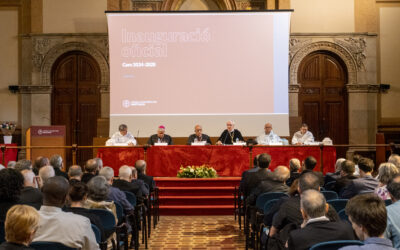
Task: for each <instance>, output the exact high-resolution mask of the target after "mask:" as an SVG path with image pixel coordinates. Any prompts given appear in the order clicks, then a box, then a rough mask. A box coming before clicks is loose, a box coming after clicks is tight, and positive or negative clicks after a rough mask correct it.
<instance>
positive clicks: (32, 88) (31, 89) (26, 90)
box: [19, 85, 53, 94]
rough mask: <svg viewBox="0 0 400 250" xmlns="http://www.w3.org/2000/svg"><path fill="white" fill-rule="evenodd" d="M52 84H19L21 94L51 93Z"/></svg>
mask: <svg viewBox="0 0 400 250" xmlns="http://www.w3.org/2000/svg"><path fill="white" fill-rule="evenodd" d="M52 90H53V86H52V85H19V92H20V93H21V94H51V92H52Z"/></svg>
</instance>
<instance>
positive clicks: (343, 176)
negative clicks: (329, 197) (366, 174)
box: [332, 160, 357, 195]
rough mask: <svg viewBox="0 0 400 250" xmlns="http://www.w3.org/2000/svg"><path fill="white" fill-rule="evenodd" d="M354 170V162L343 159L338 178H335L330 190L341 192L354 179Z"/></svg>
mask: <svg viewBox="0 0 400 250" xmlns="http://www.w3.org/2000/svg"><path fill="white" fill-rule="evenodd" d="M355 170H356V167H355V164H354V162H352V161H349V160H345V161H344V162H343V163H342V170H341V171H340V178H339V179H337V181H336V183H335V185H334V186H333V188H332V191H335V192H336V193H338V194H339V195H341V193H342V192H343V189H344V188H345V187H346V186H347V185H348V184H349V183H350V182H351V181H352V180H354V179H357V177H356V176H354V172H355Z"/></svg>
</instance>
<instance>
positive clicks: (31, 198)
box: [19, 187, 43, 210]
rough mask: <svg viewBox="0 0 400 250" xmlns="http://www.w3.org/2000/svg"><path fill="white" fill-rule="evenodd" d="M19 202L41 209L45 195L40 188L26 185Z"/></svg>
mask: <svg viewBox="0 0 400 250" xmlns="http://www.w3.org/2000/svg"><path fill="white" fill-rule="evenodd" d="M19 203H20V204H25V205H29V206H32V207H34V208H36V210H39V209H40V207H41V206H42V204H43V195H42V192H40V190H39V189H37V188H34V187H24V188H23V189H22V190H21V195H20V196H19Z"/></svg>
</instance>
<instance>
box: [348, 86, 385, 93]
mask: <svg viewBox="0 0 400 250" xmlns="http://www.w3.org/2000/svg"><path fill="white" fill-rule="evenodd" d="M346 87H347V91H348V92H349V93H378V92H379V84H348V85H347V86H346Z"/></svg>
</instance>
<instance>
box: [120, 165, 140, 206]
mask: <svg viewBox="0 0 400 250" xmlns="http://www.w3.org/2000/svg"><path fill="white" fill-rule="evenodd" d="M118 176H119V179H118V180H114V182H113V186H114V187H116V188H119V189H120V190H121V191H127V192H131V193H133V194H135V195H136V198H137V200H138V201H140V202H142V201H143V194H142V191H141V190H140V186H139V185H138V184H137V183H131V181H132V170H131V168H130V167H129V166H127V165H124V166H122V167H120V168H119V175H118Z"/></svg>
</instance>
